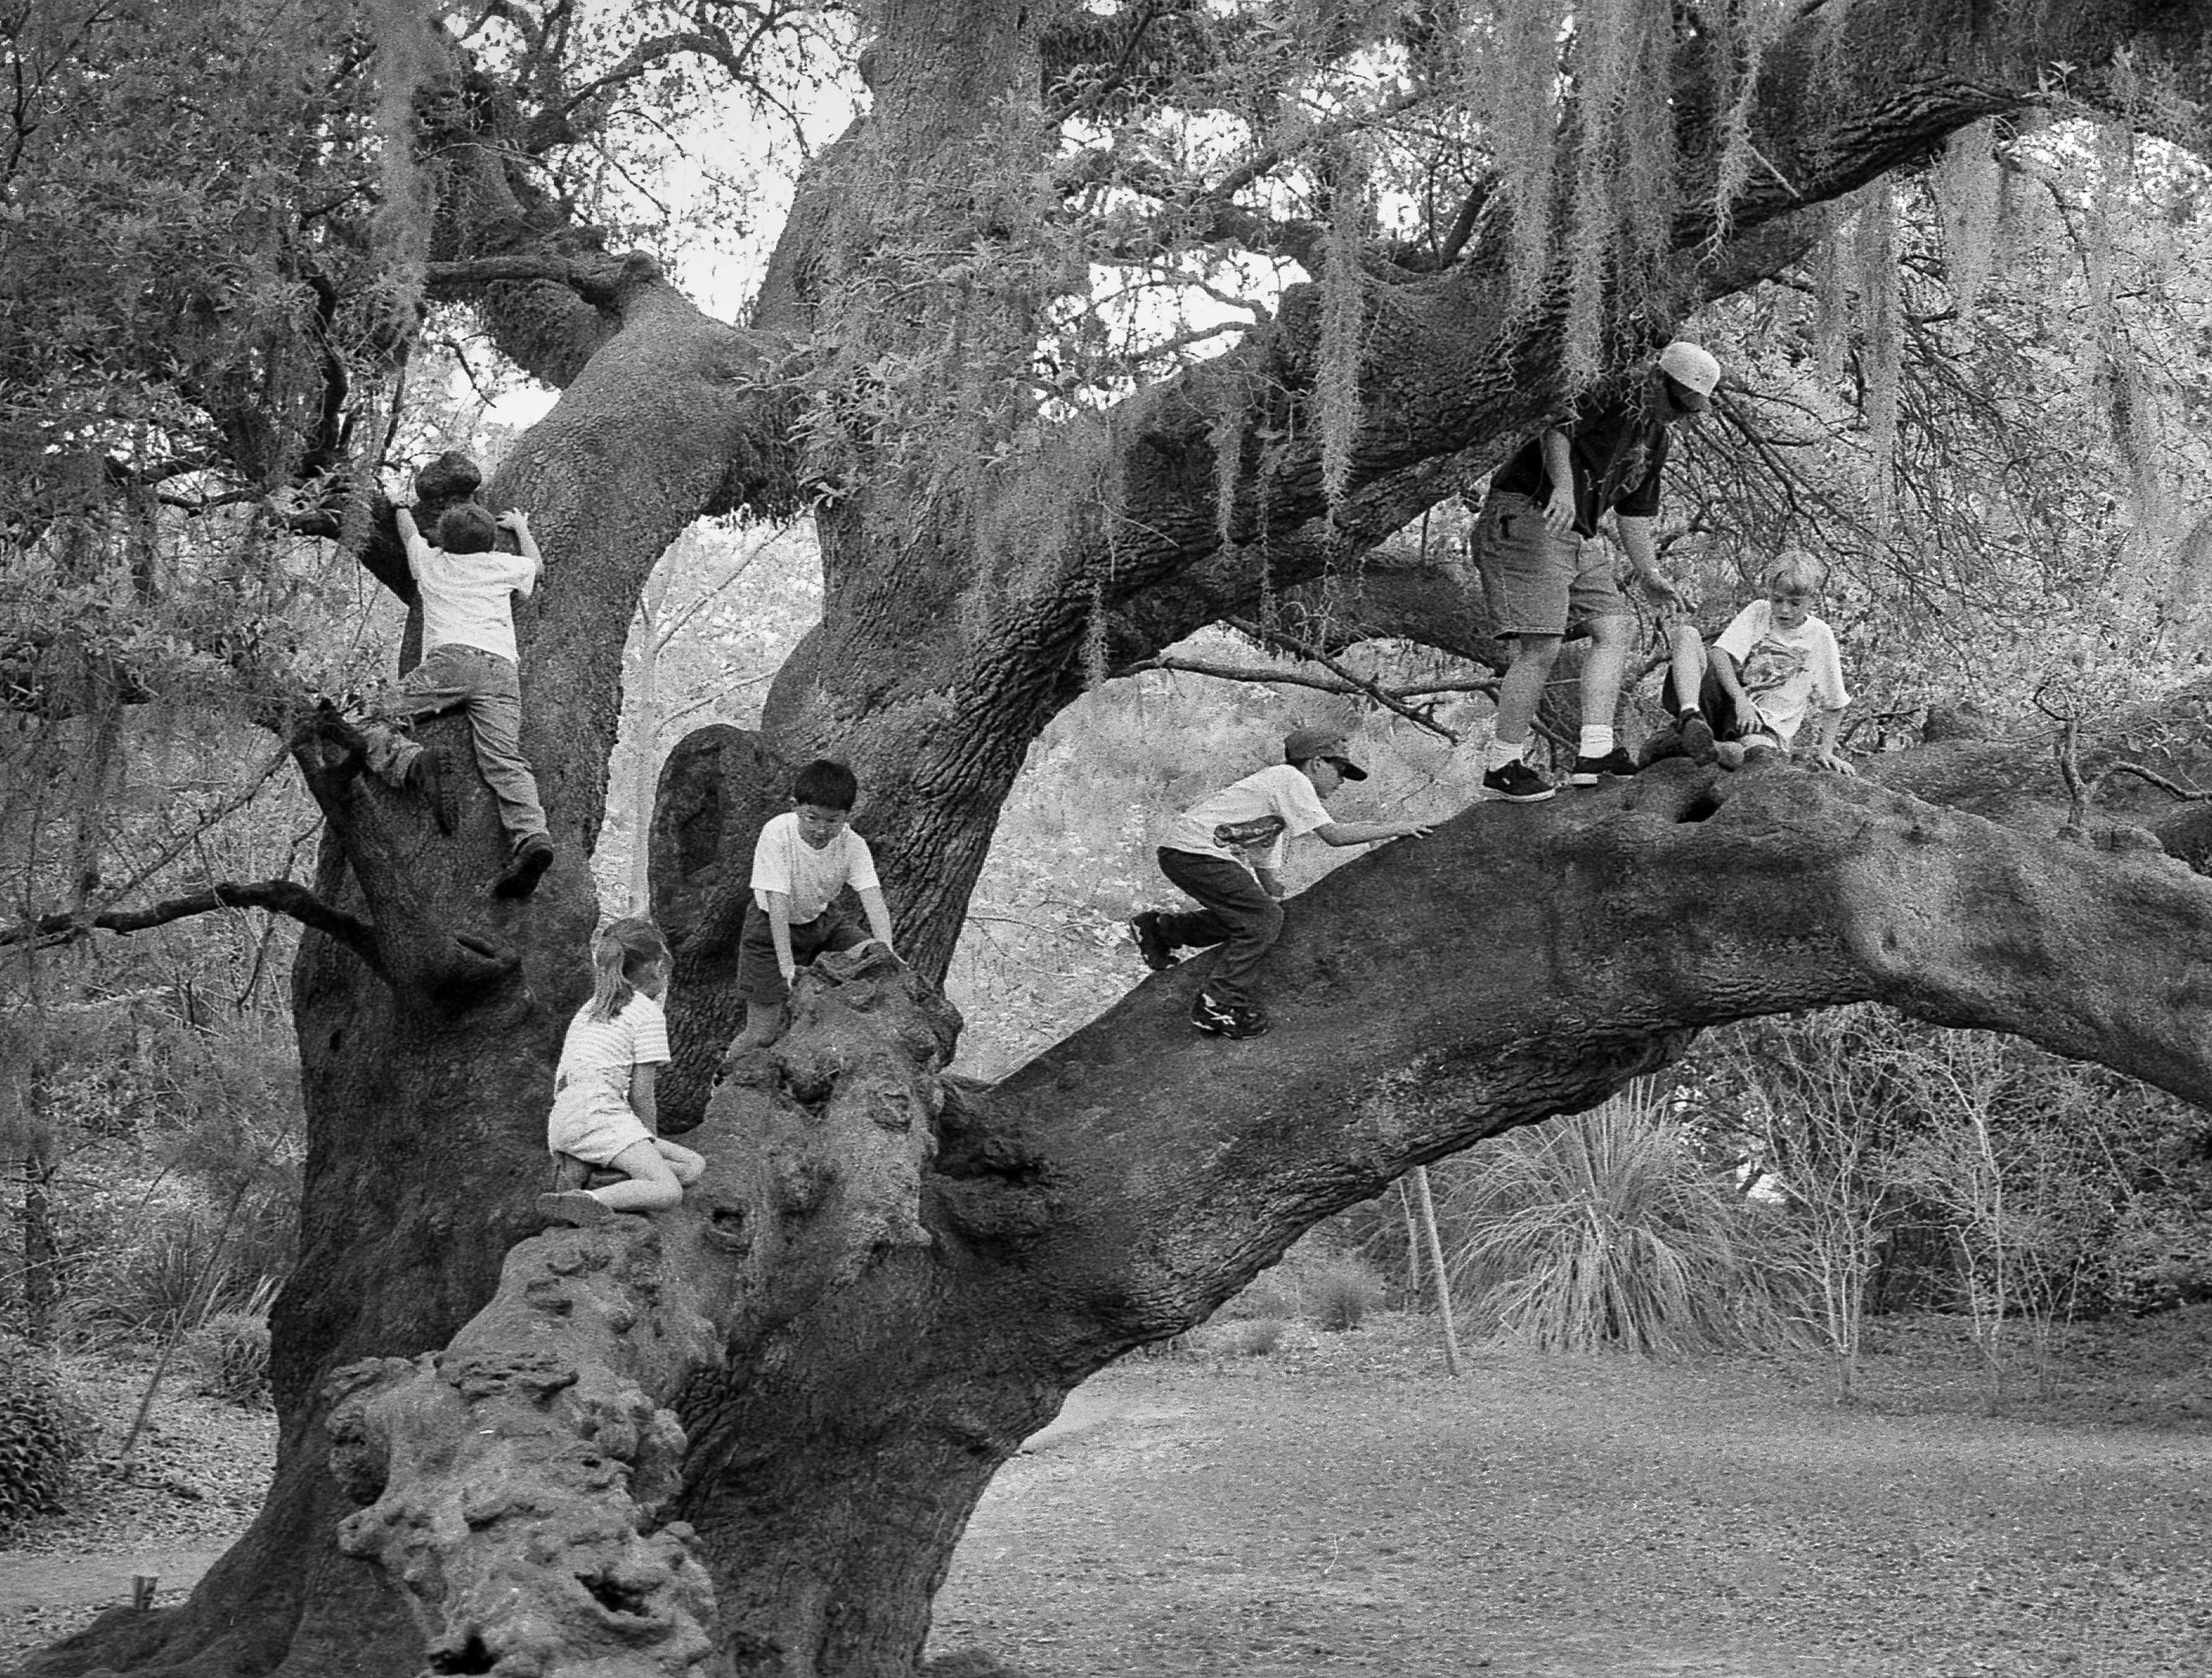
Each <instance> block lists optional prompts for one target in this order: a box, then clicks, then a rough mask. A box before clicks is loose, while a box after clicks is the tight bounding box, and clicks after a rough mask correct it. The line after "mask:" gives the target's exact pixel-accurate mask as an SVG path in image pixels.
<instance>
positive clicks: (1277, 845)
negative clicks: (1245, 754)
mask: <svg viewBox="0 0 2212 1678" xmlns="http://www.w3.org/2000/svg"><path fill="white" fill-rule="evenodd" d="M1335 819H1336V818H1335V817H1334V816H1331V815H1330V814H1329V812H1328V809H1327V808H1326V807H1325V805H1324V804H1323V803H1322V802H1321V795H1320V793H1317V792H1315V791H1314V790H1313V783H1312V782H1311V781H1310V780H1308V779H1307V778H1306V772H1305V770H1302V769H1297V768H1294V766H1292V765H1291V764H1288V763H1278V764H1276V765H1275V766H1274V767H1273V768H1271V769H1263V770H1260V771H1259V773H1258V774H1256V775H1248V776H1246V777H1245V778H1243V779H1242V780H1240V781H1233V782H1231V783H1230V784H1229V785H1226V786H1225V787H1223V788H1222V789H1221V790H1220V791H1219V792H1218V793H1213V794H1211V795H1210V796H1209V797H1206V798H1202V799H1201V800H1199V801H1198V802H1197V803H1195V804H1194V805H1192V806H1191V807H1190V808H1188V809H1187V810H1185V811H1184V812H1183V813H1182V814H1181V815H1180V816H1177V817H1176V818H1175V820H1174V822H1173V823H1172V824H1171V825H1170V826H1169V828H1168V830H1167V837H1166V838H1165V839H1162V840H1161V841H1160V843H1161V845H1162V846H1163V847H1164V848H1166V849H1168V850H1171V851H1188V852H1189V853H1190V854H1192V855H1194V856H1218V857H1221V858H1223V859H1224V860H1225V861H1227V862H1241V863H1243V864H1244V865H1245V867H1247V868H1252V867H1254V866H1257V867H1260V868H1264V869H1279V868H1281V867H1282V865H1283V843H1284V841H1285V840H1286V839H1296V838H1297V837H1298V836H1299V835H1300V834H1301V833H1310V832H1312V831H1313V830H1314V829H1315V828H1317V827H1326V826H1327V825H1328V824H1330V823H1331V822H1333V821H1334V820H1335Z"/></svg>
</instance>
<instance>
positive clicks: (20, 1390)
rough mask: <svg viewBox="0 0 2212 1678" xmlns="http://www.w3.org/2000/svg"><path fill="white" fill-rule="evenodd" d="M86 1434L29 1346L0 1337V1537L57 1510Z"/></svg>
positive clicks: (67, 1400) (81, 1419) (81, 1450)
mask: <svg viewBox="0 0 2212 1678" xmlns="http://www.w3.org/2000/svg"><path fill="white" fill-rule="evenodd" d="M86 1432H87V1429H86V1428H85V1425H84V1420H83V1418H82V1416H81V1415H80V1414H79V1413H78V1411H77V1409H76V1407H75V1406H73V1404H71V1403H70V1401H69V1399H68V1398H66V1397H65V1395H64V1394H63V1393H62V1391H61V1390H60V1389H59V1388H58V1386H57V1385H56V1384H55V1383H54V1382H53V1381H51V1380H50V1379H49V1378H48V1377H47V1376H46V1375H45V1374H44V1373H43V1372H42V1371H41V1370H40V1369H39V1368H37V1367H36V1365H35V1362H34V1361H33V1358H32V1354H31V1352H30V1350H29V1348H28V1347H27V1346H25V1345H21V1344H20V1343H19V1342H18V1341H16V1340H14V1339H13V1338H12V1337H4V1336H0V1535H5V1534H8V1533H10V1532H12V1531H13V1530H15V1529H17V1528H19V1527H20V1526H22V1525H23V1524H24V1523H26V1522H27V1521H30V1520H32V1519H33V1518H34V1517H35V1516H38V1515H42V1514H55V1513H59V1512H60V1510H61V1508H62V1498H63V1494H64V1493H65V1492H66V1491H67V1490H68V1489H69V1471H70V1465H71V1464H72V1463H73V1461H74V1460H76V1458H78V1457H79V1456H81V1455H82V1454H83V1450H84V1443H85V1435H86Z"/></svg>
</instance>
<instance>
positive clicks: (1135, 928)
mask: <svg viewBox="0 0 2212 1678" xmlns="http://www.w3.org/2000/svg"><path fill="white" fill-rule="evenodd" d="M1129 936H1130V937H1131V938H1133V939H1136V941H1137V954H1139V955H1141V956H1142V957H1144V964H1145V965H1146V966H1147V967H1148V968H1150V969H1152V970H1153V971H1154V972H1155V973H1164V972H1166V971H1167V970H1168V969H1170V968H1171V967H1173V966H1174V965H1175V946H1173V945H1171V944H1170V943H1169V942H1168V941H1167V934H1166V933H1164V932H1163V931H1160V912H1159V910H1157V909H1147V910H1145V912H1144V913H1143V914H1141V915H1139V916H1133V917H1132V918H1131V920H1130V922H1129Z"/></svg>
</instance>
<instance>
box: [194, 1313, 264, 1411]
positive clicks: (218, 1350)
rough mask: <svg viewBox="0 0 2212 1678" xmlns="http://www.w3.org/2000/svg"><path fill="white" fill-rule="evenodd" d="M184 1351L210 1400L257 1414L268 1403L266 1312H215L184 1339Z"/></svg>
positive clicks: (201, 1389)
mask: <svg viewBox="0 0 2212 1678" xmlns="http://www.w3.org/2000/svg"><path fill="white" fill-rule="evenodd" d="M185 1350H186V1352H187V1353H188V1355H189V1356H190V1358H191V1360H192V1361H193V1363H194V1364H195V1365H196V1367H197V1368H198V1369H199V1372H200V1391H202V1392H204V1393H206V1394H207V1395H208V1396H209V1397H210V1398H227V1399H228V1400H229V1401H230V1402H231V1403H232V1404H235V1405H242V1406H245V1407H246V1408H248V1409H251V1410H258V1409H260V1408H261V1407H262V1406H265V1405H266V1404H267V1403H268V1401H269V1317H268V1313H267V1310H266V1308H264V1309H263V1310H262V1311H260V1312H258V1313H257V1312H252V1311H219V1312H217V1313H216V1314H214V1315H213V1316H211V1317H210V1318H208V1320H207V1321H206V1322H203V1323H202V1324H201V1325H200V1326H199V1327H198V1328H196V1329H193V1330H192V1331H191V1333H189V1334H188V1335H187V1336H186V1337H185Z"/></svg>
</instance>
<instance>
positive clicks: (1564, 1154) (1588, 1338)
mask: <svg viewBox="0 0 2212 1678" xmlns="http://www.w3.org/2000/svg"><path fill="white" fill-rule="evenodd" d="M1448 1185H1449V1186H1448V1191H1447V1195H1446V1204H1447V1207H1448V1211H1447V1213H1446V1216H1445V1221H1446V1222H1448V1225H1449V1227H1450V1229H1451V1230H1452V1239H1453V1251H1452V1253H1451V1254H1450V1260H1449V1262H1450V1265H1451V1270H1452V1276H1453V1280H1454V1282H1455V1285H1456V1286H1457V1287H1459V1288H1461V1289H1463V1290H1464V1291H1465V1292H1466V1293H1467V1295H1468V1297H1469V1301H1470V1305H1471V1309H1472V1311H1473V1313H1474V1315H1475V1317H1476V1320H1477V1321H1478V1322H1481V1323H1485V1324H1486V1325H1487V1326H1488V1327H1489V1328H1490V1329H1492V1330H1494V1332H1497V1333H1500V1334H1502V1335H1504V1336H1505V1337H1509V1338H1511V1339H1515V1340H1518V1341H1521V1342H1524V1343H1525V1344H1527V1345H1533V1346H1536V1347H1539V1348H1540V1349H1543V1350H1546V1351H1589V1350H1594V1349H1598V1348H1602V1347H1618V1348H1621V1349H1624V1350H1629V1351H1635V1352H1695V1351H1709V1350H1716V1349H1722V1348H1727V1347H1743V1346H1757V1347H1770V1346H1774V1345H1782V1344H1786V1343H1794V1342H1795V1341H1796V1340H1798V1339H1799V1338H1801V1330H1800V1329H1797V1328H1795V1327H1794V1326H1793V1321H1792V1319H1793V1316H1795V1315H1796V1314H1798V1313H1797V1310H1796V1307H1795V1306H1794V1303H1793V1299H1791V1298H1789V1297H1787V1295H1786V1293H1783V1294H1782V1295H1781V1297H1778V1291H1783V1290H1787V1289H1788V1288H1789V1287H1790V1286H1791V1283H1788V1282H1787V1281H1786V1280H1785V1279H1782V1278H1783V1276H1784V1273H1783V1272H1782V1271H1781V1270H1780V1269H1779V1268H1778V1267H1776V1266H1774V1265H1773V1264H1771V1263H1770V1259H1771V1257H1772V1255H1773V1253H1774V1252H1775V1244H1776V1242H1777V1240H1778V1232H1777V1231H1775V1230H1773V1229H1772V1228H1771V1226H1770V1219H1769V1216H1768V1214H1766V1213H1765V1211H1764V1210H1763V1208H1761V1207H1757V1206H1755V1205H1749V1204H1747V1203H1746V1201H1745V1199H1744V1197H1743V1196H1742V1195H1741V1193H1740V1191H1738V1189H1737V1187H1736V1184H1734V1183H1733V1182H1732V1180H1731V1179H1730V1178H1729V1176H1727V1175H1726V1174H1725V1173H1724V1172H1723V1171H1720V1170H1718V1169H1716V1168H1713V1167H1712V1166H1710V1165H1709V1164H1708V1163H1707V1162H1706V1161H1704V1160H1702V1159H1701V1158H1700V1156H1699V1153H1698V1151H1697V1148H1696V1146H1695V1145H1694V1138H1693V1137H1692V1136H1691V1135H1689V1134H1687V1133H1686V1131H1685V1130H1684V1127H1683V1126H1682V1125H1681V1124H1680V1123H1679V1122H1677V1121H1676V1119H1675V1118H1674V1116H1673V1115H1672V1114H1671V1112H1670V1111H1669V1110H1668V1107H1667V1104H1666V1103H1665V1102H1664V1101H1663V1100H1659V1099H1656V1098H1655V1097H1653V1096H1651V1095H1649V1094H1648V1093H1646V1094H1643V1095H1641V1096H1640V1097H1633V1096H1632V1097H1615V1098H1614V1099H1613V1100H1609V1101H1608V1102H1606V1103H1605V1104H1604V1105H1603V1106H1601V1107H1596V1108H1594V1109H1593V1110H1591V1111H1590V1112H1588V1113H1584V1114H1579V1115H1575V1116H1574V1117H1571V1118H1562V1119H1554V1120H1551V1121H1549V1122H1547V1123H1544V1124H1540V1125H1533V1126H1530V1127H1527V1128H1525V1129H1523V1130H1514V1131H1510V1132H1509V1133H1508V1134H1506V1135H1505V1136H1503V1137H1501V1138H1497V1139H1496V1140H1494V1141H1491V1142H1486V1143H1484V1144H1482V1145H1480V1146H1479V1147H1478V1148H1476V1149H1474V1150H1472V1151H1471V1153H1468V1154H1467V1155H1465V1156H1464V1157H1463V1160H1461V1161H1457V1162H1455V1165H1454V1167H1453V1168H1452V1170H1451V1173H1450V1176H1449V1179H1448Z"/></svg>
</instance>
